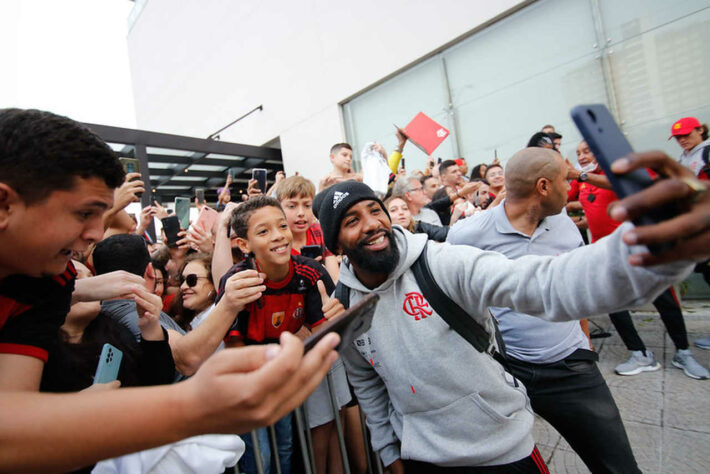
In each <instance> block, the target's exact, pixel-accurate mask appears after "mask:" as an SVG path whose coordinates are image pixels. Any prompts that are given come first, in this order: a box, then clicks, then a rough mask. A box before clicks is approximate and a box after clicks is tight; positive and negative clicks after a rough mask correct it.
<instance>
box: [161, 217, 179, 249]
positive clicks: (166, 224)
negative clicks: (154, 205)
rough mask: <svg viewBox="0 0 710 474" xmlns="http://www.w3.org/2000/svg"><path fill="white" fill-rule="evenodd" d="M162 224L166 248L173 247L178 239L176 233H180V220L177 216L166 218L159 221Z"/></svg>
mask: <svg viewBox="0 0 710 474" xmlns="http://www.w3.org/2000/svg"><path fill="white" fill-rule="evenodd" d="M160 222H162V224H163V229H164V230H165V237H166V238H167V239H168V246H171V245H175V244H176V243H177V241H178V240H180V238H179V237H178V232H180V220H179V219H178V218H177V216H175V215H173V216H168V217H163V218H162V219H160Z"/></svg>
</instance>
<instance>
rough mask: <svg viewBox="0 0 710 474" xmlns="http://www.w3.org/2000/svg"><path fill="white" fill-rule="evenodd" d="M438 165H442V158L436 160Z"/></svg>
mask: <svg viewBox="0 0 710 474" xmlns="http://www.w3.org/2000/svg"><path fill="white" fill-rule="evenodd" d="M436 164H437V165H440V164H441V157H439V158H437V159H436Z"/></svg>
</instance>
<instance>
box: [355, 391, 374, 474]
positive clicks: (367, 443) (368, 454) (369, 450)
mask: <svg viewBox="0 0 710 474" xmlns="http://www.w3.org/2000/svg"><path fill="white" fill-rule="evenodd" d="M357 412H358V414H359V415H360V425H361V428H362V441H363V443H364V445H365V457H366V458H367V474H372V458H371V456H372V447H371V446H370V440H369V439H368V437H367V424H366V423H365V414H364V413H363V412H362V410H361V409H360V406H359V405H358V407H357Z"/></svg>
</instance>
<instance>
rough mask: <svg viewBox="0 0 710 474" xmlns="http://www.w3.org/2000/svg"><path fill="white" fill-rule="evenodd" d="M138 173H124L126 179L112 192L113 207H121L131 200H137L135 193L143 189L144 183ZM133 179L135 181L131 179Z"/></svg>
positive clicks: (118, 208)
mask: <svg viewBox="0 0 710 474" xmlns="http://www.w3.org/2000/svg"><path fill="white" fill-rule="evenodd" d="M140 177H141V174H140V173H128V174H126V179H125V180H124V181H123V184H122V185H121V186H119V187H118V188H116V189H115V190H114V192H113V209H117V210H120V209H123V208H124V207H126V206H128V205H129V204H130V203H132V202H138V201H139V199H138V196H136V194H138V193H142V192H144V191H145V184H144V183H143V181H141V180H140V179H137V178H140ZM132 179H135V181H131V180H132Z"/></svg>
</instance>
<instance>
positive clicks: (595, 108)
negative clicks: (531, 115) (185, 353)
mask: <svg viewBox="0 0 710 474" xmlns="http://www.w3.org/2000/svg"><path fill="white" fill-rule="evenodd" d="M570 114H571V115H572V120H574V123H575V124H576V125H577V128H578V129H579V132H580V133H581V134H582V136H583V137H584V140H585V141H586V142H587V145H589V149H590V150H592V153H594V157H595V158H596V160H597V163H599V166H601V168H602V169H603V170H604V173H605V174H606V177H607V178H609V182H610V183H611V186H612V188H613V189H614V192H615V193H616V195H617V196H619V198H620V199H623V198H625V197H627V196H630V195H632V194H635V193H637V192H639V191H642V190H643V189H645V188H647V187H649V186H651V185H652V184H653V179H652V178H651V175H650V174H649V173H648V171H646V170H634V171H632V172H630V173H626V174H623V175H620V174H615V173H614V172H613V171H611V164H612V163H613V162H614V161H616V160H617V159H619V158H621V157H623V156H626V155H628V154H630V153H632V152H633V148H631V144H630V143H629V141H628V140H627V139H626V137H625V136H624V134H623V132H622V131H621V129H620V128H619V126H618V125H617V124H616V121H614V117H612V115H611V113H610V112H609V109H607V108H606V106H605V105H603V104H592V105H578V106H577V107H575V108H573V109H572V111H571V112H570ZM677 213H678V209H676V208H675V206H673V205H666V206H663V207H661V208H657V209H653V210H651V211H649V212H647V213H646V214H645V215H643V216H641V217H639V218H637V219H634V221H633V222H634V224H636V225H639V226H642V225H651V224H656V223H658V222H661V221H664V220H667V219H670V218H671V217H673V216H675V215H676V214H677ZM671 246H672V244H664V245H663V246H649V250H650V251H651V252H652V253H660V252H663V251H664V250H667V249H668V248H670V247H671Z"/></svg>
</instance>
